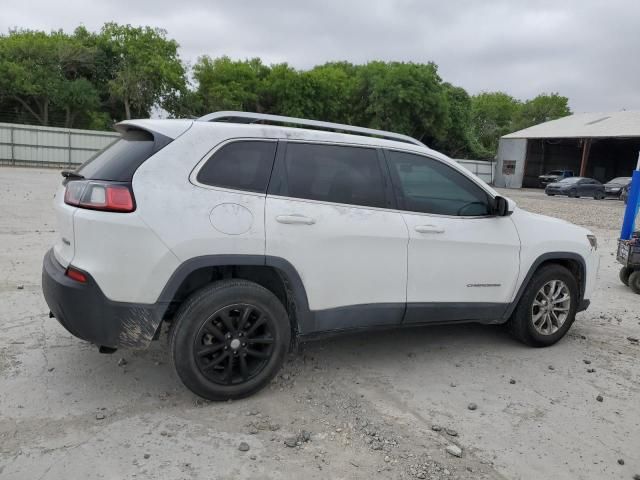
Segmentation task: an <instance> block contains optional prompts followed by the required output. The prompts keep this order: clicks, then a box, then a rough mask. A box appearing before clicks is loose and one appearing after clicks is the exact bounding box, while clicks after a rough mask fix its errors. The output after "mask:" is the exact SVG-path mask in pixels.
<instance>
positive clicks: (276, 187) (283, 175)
mask: <svg viewBox="0 0 640 480" xmlns="http://www.w3.org/2000/svg"><path fill="white" fill-rule="evenodd" d="M289 143H304V144H308V145H327V146H339V147H351V148H368V149H371V150H375V151H376V155H377V157H378V167H379V169H380V175H381V177H382V181H383V183H384V190H385V191H384V202H385V204H386V206H384V207H373V206H368V205H356V204H353V203H338V202H328V201H325V200H315V199H311V198H299V197H291V196H288V195H287V194H285V193H282V191H281V189H282V190H284V192H288V178H287V172H286V168H285V163H284V162H285V156H286V151H287V145H288V144H289ZM278 181H280V182H281V183H280V184H278ZM267 195H268V196H270V197H278V198H286V199H287V200H294V201H299V202H307V203H315V204H321V205H342V206H345V207H348V208H361V209H366V210H382V211H388V212H395V211H397V207H398V205H397V203H396V197H395V195H394V194H393V183H392V182H391V174H390V172H389V166H388V164H387V161H386V159H385V156H384V153H383V149H382V148H381V147H379V146H376V145H367V144H361V143H347V142H332V141H321V140H307V139H299V140H298V139H295V140H289V139H287V140H280V141H279V143H278V151H277V152H276V161H275V163H274V166H273V170H272V171H271V179H270V180H269V186H268V187H267Z"/></svg>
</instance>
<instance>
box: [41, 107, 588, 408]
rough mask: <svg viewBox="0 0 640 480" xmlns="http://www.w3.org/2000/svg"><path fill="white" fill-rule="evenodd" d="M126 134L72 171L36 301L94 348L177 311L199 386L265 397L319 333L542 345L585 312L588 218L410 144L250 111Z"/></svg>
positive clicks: (145, 337) (129, 129) (143, 339)
mask: <svg viewBox="0 0 640 480" xmlns="http://www.w3.org/2000/svg"><path fill="white" fill-rule="evenodd" d="M300 127H307V128H300ZM116 128H117V130H118V131H119V132H120V134H121V139H119V140H118V141H117V142H115V143H114V144H112V145H111V146H110V147H108V148H107V149H106V150H104V151H102V152H101V153H99V154H98V155H97V156H95V157H94V158H93V159H91V160H89V161H88V162H86V163H85V164H84V165H82V166H81V167H80V168H79V169H78V170H76V171H74V172H63V175H64V176H65V178H64V181H63V182H62V186H61V187H60V189H59V191H58V193H57V195H56V198H55V208H56V211H57V216H58V222H59V233H60V236H59V238H58V240H57V242H56V244H55V246H54V247H53V249H51V250H50V251H49V252H48V253H47V254H46V256H45V259H44V267H43V282H42V287H43V291H44V296H45V299H46V301H47V303H48V305H49V308H50V310H51V315H52V316H55V317H56V318H57V319H58V320H59V321H60V323H61V324H62V325H63V326H64V327H65V328H66V329H67V330H69V331H70V332H71V333H72V334H73V335H75V336H77V337H79V338H82V339H84V340H88V341H90V342H92V343H94V344H96V345H98V346H100V349H101V351H113V350H114V349H116V348H118V347H130V348H144V347H147V346H148V345H149V343H150V342H151V340H154V339H156V338H158V336H159V332H160V329H161V325H162V323H163V322H165V321H166V322H169V323H171V329H170V334H169V337H170V349H171V354H172V356H173V359H174V363H175V368H176V370H177V372H178V375H179V376H180V378H181V379H182V381H183V382H184V383H185V385H186V386H187V387H188V388H189V389H191V390H192V391H193V392H195V393H196V394H198V395H201V396H202V397H205V398H209V399H213V400H221V399H229V398H239V397H243V396H247V395H250V394H252V393H254V392H256V391H257V390H259V389H260V388H262V387H264V386H265V384H267V383H268V382H269V381H270V379H271V378H272V377H273V376H274V375H275V374H276V373H277V371H278V369H279V368H280V366H281V365H282V362H283V360H284V358H285V355H286V353H287V351H288V350H289V349H290V348H291V346H292V345H294V344H295V342H296V341H300V340H304V339H309V338H311V337H313V336H317V335H318V334H326V333H333V332H339V331H354V330H358V329H371V328H374V327H379V328H388V327H406V326H415V325H431V324H442V323H456V322H469V321H474V322H481V323H507V324H508V326H509V329H510V331H511V332H512V334H513V335H514V336H515V337H516V338H517V339H519V340H521V341H523V342H524V343H526V344H528V345H532V346H537V347H540V346H547V345H552V344H554V343H555V342H557V341H558V340H560V338H562V337H563V336H564V335H565V333H566V332H567V330H568V329H569V328H570V326H571V324H572V323H573V321H574V318H575V315H576V312H579V311H581V310H584V309H586V308H587V306H588V305H589V298H590V296H591V293H592V291H593V288H594V282H595V277H596V271H597V269H598V254H597V252H596V248H597V245H596V239H595V237H593V235H591V233H590V232H589V231H587V230H585V229H583V228H581V227H578V226H575V225H572V224H570V223H567V222H564V221H561V220H557V219H555V218H549V217H544V216H541V215H534V214H531V213H528V212H525V211H522V210H520V209H517V208H516V207H515V204H514V203H513V202H512V201H510V200H507V199H505V198H503V197H500V196H499V195H498V193H497V192H495V191H494V190H493V189H491V188H490V187H489V186H488V185H487V184H485V183H484V182H482V181H481V180H479V179H478V178H477V177H475V176H474V175H472V174H471V173H469V172H468V171H466V170H465V169H463V168H462V167H460V166H459V165H458V164H456V163H455V162H453V161H452V160H450V159H449V158H447V157H446V156H445V155H442V154H440V153H438V152H435V151H433V150H431V149H429V148H427V147H426V146H424V145H423V144H421V143H420V142H418V141H417V140H414V139H413V138H410V137H406V136H403V135H399V134H394V133H390V132H383V131H378V130H370V129H364V128H359V127H351V126H347V125H338V124H330V123H324V122H316V121H312V120H302V119H295V118H289V117H278V116H272V115H260V114H249V113H241V112H218V113H213V114H210V115H207V116H205V117H202V118H200V119H199V120H196V121H192V120H131V121H124V122H121V123H119V124H118V125H117V127H116Z"/></svg>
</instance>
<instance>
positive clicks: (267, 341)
mask: <svg viewBox="0 0 640 480" xmlns="http://www.w3.org/2000/svg"><path fill="white" fill-rule="evenodd" d="M273 329H274V327H273V320H271V319H270V318H269V316H268V314H267V313H266V312H264V311H262V310H261V309H260V307H258V306H256V305H250V304H243V303H239V304H234V305H229V306H226V307H224V308H222V309H220V310H218V311H217V312H215V313H214V314H213V315H211V316H210V317H209V318H208V319H207V320H205V321H204V323H203V324H202V326H201V327H200V330H199V331H198V333H197V334H196V337H195V339H194V342H195V344H194V353H195V356H196V358H195V360H196V365H198V368H199V369H200V372H202V374H203V375H204V376H205V377H206V378H207V379H209V380H210V381H212V382H214V383H217V384H220V385H237V384H239V383H244V382H246V381H248V380H249V379H251V378H254V377H255V376H256V375H257V374H258V373H260V372H261V371H262V369H264V367H265V365H266V364H267V361H268V360H269V358H270V357H271V354H272V351H273V344H274V342H275V338H274V335H273Z"/></svg>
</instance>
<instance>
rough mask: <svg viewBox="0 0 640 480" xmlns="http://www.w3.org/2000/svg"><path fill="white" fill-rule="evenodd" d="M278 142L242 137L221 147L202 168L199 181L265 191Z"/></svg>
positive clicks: (207, 183) (227, 186)
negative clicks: (245, 139)
mask: <svg viewBox="0 0 640 480" xmlns="http://www.w3.org/2000/svg"><path fill="white" fill-rule="evenodd" d="M276 145H277V143H276V142H264V141H250V140H247V141H238V142H233V143H228V144H227V145H224V146H223V147H221V148H220V149H219V150H217V151H216V152H215V153H214V154H213V155H212V156H211V158H209V160H207V163H205V164H204V165H203V167H202V168H201V169H200V171H199V172H198V177H197V179H198V182H200V183H204V184H206V185H211V186H214V187H224V188H232V189H234V190H247V191H250V192H260V193H265V192H266V191H267V184H268V183H269V176H270V175H271V168H272V167H273V159H274V157H275V153H276Z"/></svg>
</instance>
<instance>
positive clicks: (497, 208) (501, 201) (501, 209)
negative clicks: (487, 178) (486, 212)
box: [493, 197, 513, 217]
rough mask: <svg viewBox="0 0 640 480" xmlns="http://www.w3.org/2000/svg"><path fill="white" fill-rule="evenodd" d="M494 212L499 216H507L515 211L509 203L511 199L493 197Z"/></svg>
mask: <svg viewBox="0 0 640 480" xmlns="http://www.w3.org/2000/svg"><path fill="white" fill-rule="evenodd" d="M493 213H494V215H496V216H498V217H507V216H509V215H511V214H512V213H513V209H512V208H511V206H510V205H509V200H507V199H506V198H504V197H495V198H494V199H493Z"/></svg>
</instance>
